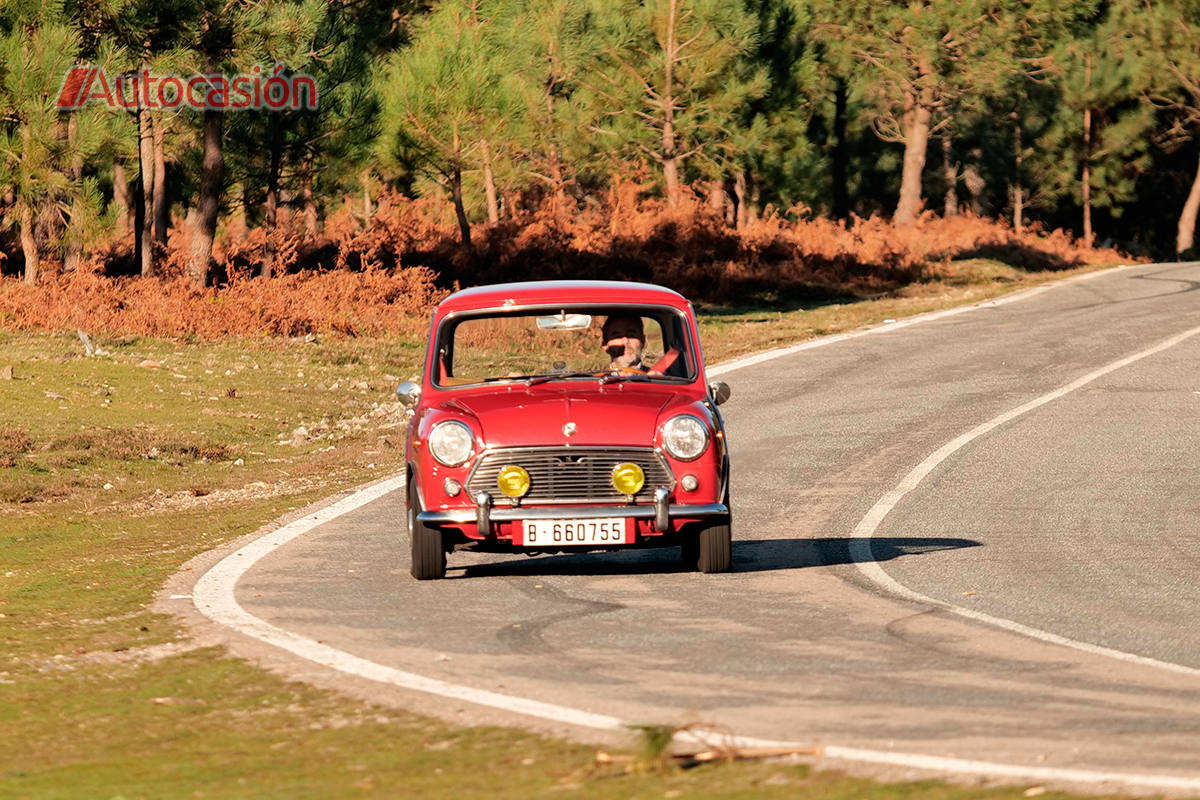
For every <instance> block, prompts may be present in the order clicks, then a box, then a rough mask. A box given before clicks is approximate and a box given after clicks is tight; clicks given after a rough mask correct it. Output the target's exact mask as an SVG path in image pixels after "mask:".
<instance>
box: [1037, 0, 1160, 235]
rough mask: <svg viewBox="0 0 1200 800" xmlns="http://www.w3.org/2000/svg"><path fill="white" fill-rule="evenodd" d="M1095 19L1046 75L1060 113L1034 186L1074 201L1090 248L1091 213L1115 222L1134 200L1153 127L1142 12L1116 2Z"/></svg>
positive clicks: (1056, 53) (1064, 43)
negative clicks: (1105, 212) (1105, 215)
mask: <svg viewBox="0 0 1200 800" xmlns="http://www.w3.org/2000/svg"><path fill="white" fill-rule="evenodd" d="M1100 12H1101V13H1100V16H1098V17H1097V18H1095V19H1094V20H1086V21H1084V23H1083V24H1082V25H1079V24H1076V25H1075V26H1073V27H1074V30H1069V31H1067V32H1066V33H1065V34H1064V35H1063V36H1060V37H1059V38H1058V40H1057V43H1056V45H1055V47H1054V49H1053V52H1052V54H1051V61H1050V62H1049V64H1050V66H1049V69H1050V72H1051V75H1052V79H1053V82H1054V86H1055V88H1056V90H1057V98H1056V99H1057V109H1058V113H1057V115H1056V117H1055V119H1054V122H1053V124H1052V126H1051V127H1050V129H1049V130H1048V131H1047V133H1046V134H1045V135H1044V136H1043V137H1042V138H1041V140H1040V141H1039V143H1038V145H1039V150H1040V151H1041V152H1040V153H1039V154H1038V156H1039V157H1038V161H1039V162H1040V164H1039V166H1040V169H1039V178H1040V181H1041V182H1042V183H1043V184H1044V185H1045V186H1046V187H1047V189H1048V190H1049V196H1050V197H1053V198H1056V199H1057V198H1058V197H1062V196H1063V195H1067V196H1073V197H1074V198H1075V199H1077V201H1078V203H1079V207H1080V209H1081V232H1082V235H1083V238H1084V240H1085V241H1086V242H1089V243H1090V242H1091V241H1092V239H1093V238H1094V236H1095V230H1094V225H1093V211H1094V209H1096V208H1107V209H1109V210H1110V212H1111V213H1112V214H1113V215H1114V216H1116V215H1119V214H1120V211H1121V205H1122V204H1123V203H1124V202H1126V201H1128V200H1129V199H1130V198H1131V197H1132V196H1133V192H1134V189H1135V181H1136V178H1137V176H1138V174H1139V173H1140V171H1141V170H1142V169H1144V168H1145V167H1146V166H1147V165H1148V163H1149V155H1148V150H1149V146H1150V142H1151V135H1150V127H1151V126H1152V125H1153V121H1154V113H1153V109H1152V108H1151V106H1150V105H1149V104H1148V103H1147V102H1146V101H1145V96H1146V92H1147V90H1148V89H1149V87H1150V85H1151V81H1152V71H1151V69H1150V67H1151V64H1152V61H1151V60H1150V59H1148V58H1147V40H1146V38H1145V28H1144V26H1143V25H1142V24H1141V22H1140V15H1141V13H1142V9H1141V5H1140V4H1139V3H1137V2H1135V1H1134V0H1115V2H1110V3H1107V4H1105V6H1104V7H1103V8H1102V9H1100ZM1064 166H1065V168H1064ZM1074 190H1077V191H1074Z"/></svg>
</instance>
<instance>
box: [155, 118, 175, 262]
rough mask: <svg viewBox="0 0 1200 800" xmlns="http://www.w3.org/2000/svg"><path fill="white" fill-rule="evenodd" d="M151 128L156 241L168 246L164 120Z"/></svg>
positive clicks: (168, 210) (168, 221)
mask: <svg viewBox="0 0 1200 800" xmlns="http://www.w3.org/2000/svg"><path fill="white" fill-rule="evenodd" d="M151 130H152V131H153V134H154V241H156V242H158V243H159V244H161V245H162V246H163V247H166V246H167V227H168V226H169V225H170V223H171V214H170V211H171V209H170V206H168V204H167V157H166V152H165V145H164V142H163V140H164V138H165V136H164V134H163V122H162V120H161V119H160V120H159V121H158V124H157V125H154V126H153V127H152V128H151Z"/></svg>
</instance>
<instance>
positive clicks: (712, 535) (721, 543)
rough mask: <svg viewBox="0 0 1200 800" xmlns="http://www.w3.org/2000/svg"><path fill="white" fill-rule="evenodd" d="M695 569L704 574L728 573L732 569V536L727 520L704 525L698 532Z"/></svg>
mask: <svg viewBox="0 0 1200 800" xmlns="http://www.w3.org/2000/svg"><path fill="white" fill-rule="evenodd" d="M697 544H698V545H699V547H698V549H699V553H698V558H697V559H696V569H698V570H700V571H701V572H704V573H713V572H729V570H730V569H732V568H733V536H732V534H731V532H730V526H729V518H728V517H726V518H724V519H722V520H720V521H717V522H713V523H711V524H709V525H706V526H705V527H704V529H703V530H701V531H700V536H699V541H698V542H697Z"/></svg>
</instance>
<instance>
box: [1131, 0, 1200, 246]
mask: <svg viewBox="0 0 1200 800" xmlns="http://www.w3.org/2000/svg"><path fill="white" fill-rule="evenodd" d="M1141 20H1142V21H1143V22H1144V23H1145V26H1146V35H1147V45H1148V46H1147V56H1148V58H1149V60H1150V61H1151V62H1152V64H1153V66H1152V68H1151V72H1152V74H1153V75H1154V76H1155V80H1154V84H1153V86H1152V88H1151V90H1150V95H1151V98H1152V100H1153V102H1154V104H1155V105H1156V106H1157V107H1158V108H1160V109H1162V110H1163V111H1164V112H1165V113H1166V115H1167V117H1166V118H1167V122H1168V124H1167V125H1166V127H1165V129H1164V130H1161V131H1159V133H1158V138H1159V140H1160V141H1161V142H1162V144H1163V145H1164V147H1165V148H1166V149H1167V150H1168V151H1174V150H1177V149H1181V148H1184V147H1187V146H1189V145H1190V146H1192V147H1193V149H1197V148H1195V144H1196V142H1197V141H1200V2H1197V0H1174V2H1164V3H1157V4H1155V5H1154V7H1153V8H1152V9H1150V11H1149V12H1148V14H1147V16H1144V17H1142V18H1141ZM1198 213H1200V161H1198V163H1197V166H1196V169H1195V171H1194V173H1193V177H1192V180H1191V187H1190V189H1189V191H1188V193H1187V197H1186V199H1185V200H1184V203H1183V206H1182V208H1181V210H1180V212H1179V220H1178V223H1177V225H1176V232H1175V255H1176V257H1177V258H1184V257H1186V254H1190V253H1191V251H1193V250H1194V248H1195V244H1196V218H1197V214H1198Z"/></svg>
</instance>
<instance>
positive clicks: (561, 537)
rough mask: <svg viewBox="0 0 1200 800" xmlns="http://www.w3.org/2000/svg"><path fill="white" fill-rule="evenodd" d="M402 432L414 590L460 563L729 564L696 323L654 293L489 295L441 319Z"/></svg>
mask: <svg viewBox="0 0 1200 800" xmlns="http://www.w3.org/2000/svg"><path fill="white" fill-rule="evenodd" d="M396 392H397V395H398V396H399V398H400V401H401V402H402V403H403V404H404V405H405V406H406V407H408V408H409V409H411V410H412V412H413V413H412V416H411V418H410V420H409V423H408V442H407V461H408V531H409V537H410V539H411V544H412V574H413V577H415V578H417V579H418V580H428V579H433V578H441V577H443V576H444V575H445V573H446V554H447V553H448V552H453V551H454V550H455V549H456V548H461V549H468V548H469V549H473V550H482V551H489V552H506V553H512V552H523V553H555V552H586V551H592V550H612V549H618V548H629V547H665V546H676V547H679V548H680V551H681V554H682V557H683V560H684V562H685V564H689V565H691V566H692V567H693V568H698V569H699V570H700V571H701V572H725V571H728V570H729V568H730V565H731V561H732V557H731V543H730V509H729V455H728V450H727V447H726V443H725V428H724V425H723V423H722V420H721V415H720V413H719V412H718V410H717V406H718V405H719V404H721V403H722V402H724V401H725V399H726V398H728V396H729V387H728V386H727V385H725V384H724V383H721V382H713V383H709V382H708V380H707V379H706V377H705V373H704V362H703V358H702V354H701V351H700V339H699V336H698V335H697V330H696V317H695V313H694V311H693V309H692V306H691V304H690V303H689V302H688V301H687V300H686V299H684V298H683V297H682V296H681V295H679V294H677V293H676V292H673V291H671V290H669V289H665V288H663V287H661V286H652V285H649V284H644V283H625V282H616V281H542V282H535V283H508V284H498V285H494V286H482V287H478V288H474V289H467V290H465V291H461V292H457V293H455V294H453V295H451V296H450V297H448V298H446V300H444V301H443V302H442V303H441V304H439V305H438V307H437V308H436V309H435V311H434V313H433V327H432V332H431V336H430V342H429V350H428V353H427V356H426V359H425V369H424V374H423V376H422V380H421V384H420V385H419V386H418V385H417V384H415V383H410V382H405V383H403V384H401V385H400V386H399V388H398V389H397V390H396Z"/></svg>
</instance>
